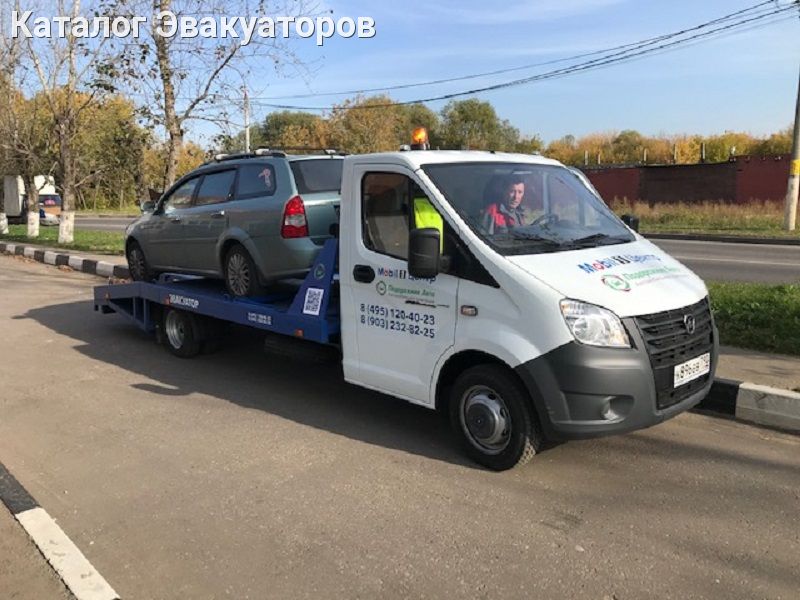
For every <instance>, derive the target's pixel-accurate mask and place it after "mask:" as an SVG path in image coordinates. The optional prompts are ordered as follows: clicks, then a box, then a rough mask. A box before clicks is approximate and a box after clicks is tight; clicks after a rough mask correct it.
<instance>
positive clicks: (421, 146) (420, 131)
mask: <svg viewBox="0 0 800 600" xmlns="http://www.w3.org/2000/svg"><path fill="white" fill-rule="evenodd" d="M429 148H430V146H429V145H428V130H427V129H425V128H424V127H417V128H416V129H415V130H414V132H413V133H412V134H411V149H412V150H428V149H429Z"/></svg>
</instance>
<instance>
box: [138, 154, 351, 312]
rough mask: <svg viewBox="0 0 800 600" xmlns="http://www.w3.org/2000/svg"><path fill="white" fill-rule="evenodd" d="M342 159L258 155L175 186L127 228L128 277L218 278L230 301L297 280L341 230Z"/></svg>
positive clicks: (226, 160)
mask: <svg viewBox="0 0 800 600" xmlns="http://www.w3.org/2000/svg"><path fill="white" fill-rule="evenodd" d="M341 181H342V157H341V156H339V155H335V154H332V153H329V154H328V155H327V156H325V155H307V156H289V155H286V154H284V153H282V152H274V151H263V150H258V151H256V152H255V153H252V154H247V155H230V156H224V157H219V158H218V159H217V160H215V161H213V162H210V163H207V164H205V165H203V166H201V167H199V168H198V169H196V170H195V171H193V172H191V173H189V174H188V175H186V176H184V177H183V178H181V179H180V180H179V181H178V182H177V183H175V185H173V186H172V187H171V188H170V189H169V190H167V192H166V193H165V194H164V195H163V196H162V197H161V198H160V199H159V201H158V202H157V203H155V204H150V203H146V204H145V205H143V211H144V212H145V214H143V215H142V216H141V217H140V218H139V219H138V220H136V221H134V222H133V223H132V224H131V225H130V226H129V227H128V229H127V232H126V240H125V253H126V256H127V258H128V267H129V269H130V273H131V277H132V278H133V279H135V280H144V281H149V280H152V279H154V278H155V277H157V276H158V275H159V274H160V273H165V272H170V273H186V274H191V275H203V276H207V277H213V278H218V279H224V280H225V283H226V285H227V287H228V291H229V292H230V293H231V294H233V295H235V296H259V295H261V294H263V293H264V288H265V286H266V285H268V284H270V283H272V282H274V281H276V280H278V279H282V278H287V277H295V276H301V275H303V274H304V273H306V272H307V271H308V269H309V267H310V266H311V264H312V263H313V262H314V259H315V258H316V256H317V253H318V252H319V250H320V249H321V247H322V245H323V244H324V242H325V240H327V239H328V238H330V237H331V235H332V226H333V225H335V224H336V223H338V220H339V219H338V213H339V200H340V188H341Z"/></svg>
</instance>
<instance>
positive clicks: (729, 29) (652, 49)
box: [254, 0, 796, 111]
mask: <svg viewBox="0 0 800 600" xmlns="http://www.w3.org/2000/svg"><path fill="white" fill-rule="evenodd" d="M770 1H771V0H770ZM758 6H760V5H755V6H754V7H751V10H752V9H753V8H756V7H758ZM795 9H796V6H795V5H794V4H792V5H789V6H787V7H784V8H779V9H774V10H771V11H768V12H765V13H761V14H758V15H757V16H750V17H748V18H746V19H739V20H738V21H736V22H734V23H728V24H727V25H723V26H720V27H717V28H714V29H711V30H710V31H703V32H702V33H697V34H695V35H692V36H689V37H683V38H681V39H678V40H675V41H672V42H669V43H665V44H660V45H657V46H653V45H652V43H653V42H652V41H651V40H642V41H640V42H634V43H632V44H627V45H625V46H624V48H627V50H623V51H620V52H616V53H612V54H606V55H604V56H602V57H600V58H597V59H594V60H590V61H586V62H583V63H579V64H576V65H571V66H569V67H564V68H561V69H555V70H552V71H548V72H545V73H540V74H537V75H532V76H529V77H524V78H520V79H514V80H511V81H506V82H502V83H497V84H493V85H488V86H484V87H479V88H474V89H470V90H465V91H459V92H452V93H448V94H441V95H438V96H432V97H428V98H418V99H415V100H407V101H401V102H391V103H380V104H370V105H356V106H350V107H335V106H324V107H323V106H295V105H289V104H274V103H266V102H254V104H257V105H258V106H261V107H265V108H278V109H287V110H306V111H330V110H334V109H340V110H342V109H344V110H366V109H375V108H386V107H390V106H402V105H409V104H418V103H423V102H436V101H440V100H451V99H454V98H458V97H462V96H468V95H474V94H479V93H483V92H489V91H495V90H500V89H505V88H510V87H516V86H520V85H525V84H528V83H533V82H537V81H544V80H548V79H555V78H557V77H563V76H566V75H571V74H574V73H580V72H583V71H588V70H594V69H598V68H601V67H605V66H609V65H614V64H618V63H622V62H627V61H629V60H631V59H634V58H638V57H642V56H646V55H650V54H655V53H657V52H663V51H666V50H670V49H674V48H676V47H678V46H680V45H684V44H688V43H690V42H692V41H696V40H700V39H704V38H709V37H712V36H717V34H722V35H726V34H730V33H733V32H736V31H737V30H744V29H745V28H747V27H745V26H752V25H753V24H756V23H758V22H759V21H762V23H760V24H762V25H772V24H774V23H776V22H779V21H781V20H784V19H776V20H772V21H770V22H766V23H763V21H764V20H765V19H768V18H770V17H773V16H776V15H781V14H784V13H787V12H789V11H792V12H794V10H795ZM721 20H724V21H727V20H730V19H729V18H727V17H720V19H717V20H715V21H716V22H717V23H719V22H720V21H721ZM785 20H788V19H785ZM702 25H703V26H704V27H703V28H705V24H702ZM697 27H700V26H696V27H694V28H691V29H690V30H687V31H694V30H696V29H697ZM677 35H684V34H678V33H676V34H667V35H665V36H661V39H662V40H664V39H672V38H673V37H676V36H677ZM722 35H719V36H717V37H722ZM652 39H656V38H652ZM634 50H636V51H635V52H634Z"/></svg>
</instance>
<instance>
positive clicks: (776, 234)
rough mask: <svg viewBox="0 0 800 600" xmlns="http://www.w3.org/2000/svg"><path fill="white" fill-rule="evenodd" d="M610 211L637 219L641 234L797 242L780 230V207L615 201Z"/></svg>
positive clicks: (773, 204) (798, 235) (798, 234)
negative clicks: (783, 239)
mask: <svg viewBox="0 0 800 600" xmlns="http://www.w3.org/2000/svg"><path fill="white" fill-rule="evenodd" d="M611 208H612V209H613V210H614V212H616V213H617V214H618V215H622V214H626V213H628V214H633V215H636V216H637V217H639V219H640V228H641V231H642V233H645V234H646V233H698V234H713V235H730V236H749V237H769V238H789V239H800V230H798V231H796V232H789V231H784V229H783V204H782V203H779V202H750V203H748V204H725V203H722V202H700V203H695V204H686V203H683V202H675V203H671V204H653V205H652V206H651V205H649V204H648V203H646V202H631V201H628V200H618V199H615V200H614V201H613V202H612V203H611Z"/></svg>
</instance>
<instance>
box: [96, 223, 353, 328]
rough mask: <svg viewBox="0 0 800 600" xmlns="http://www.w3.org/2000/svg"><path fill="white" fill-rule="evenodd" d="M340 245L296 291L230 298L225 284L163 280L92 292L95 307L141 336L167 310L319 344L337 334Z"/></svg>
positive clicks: (328, 246)
mask: <svg viewBox="0 0 800 600" xmlns="http://www.w3.org/2000/svg"><path fill="white" fill-rule="evenodd" d="M337 259H338V240H335V239H331V240H328V241H327V242H326V243H325V245H324V246H323V248H322V250H321V251H320V253H319V255H318V257H317V260H316V261H315V262H314V264H313V265H312V267H311V270H310V271H309V273H308V275H307V276H306V278H305V279H304V280H303V281H302V283H301V284H300V285H299V288H298V289H296V291H295V290H291V289H288V290H280V291H277V292H276V293H272V294H269V295H266V296H263V297H258V298H237V297H233V296H231V295H230V294H229V293H228V292H227V290H226V289H225V285H224V283H223V282H221V281H218V280H213V279H208V278H203V277H193V276H185V275H174V274H165V275H162V276H161V277H160V278H159V280H158V281H156V282H152V283H150V282H144V281H134V282H132V283H119V284H109V285H101V286H97V287H95V288H94V307H95V310H99V311H101V312H103V313H112V312H114V313H117V314H119V315H122V316H124V317H126V318H128V319H129V320H131V321H132V322H134V323H135V324H136V325H137V326H138V327H139V328H141V329H143V330H144V331H148V332H154V331H156V329H157V327H158V324H159V319H160V316H161V314H162V312H163V309H164V308H165V307H169V308H173V309H177V310H182V311H186V312H188V313H193V314H197V315H202V316H204V317H210V318H213V319H217V320H219V321H223V322H228V323H236V324H238V325H244V326H247V327H254V328H256V329H263V330H265V331H271V332H273V333H278V334H282V335H288V336H292V337H295V338H302V339H306V340H310V341H314V342H319V343H321V344H336V343H338V340H339V333H340V315H339V293H338V287H339V283H338V269H337V263H338V261H337Z"/></svg>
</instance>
